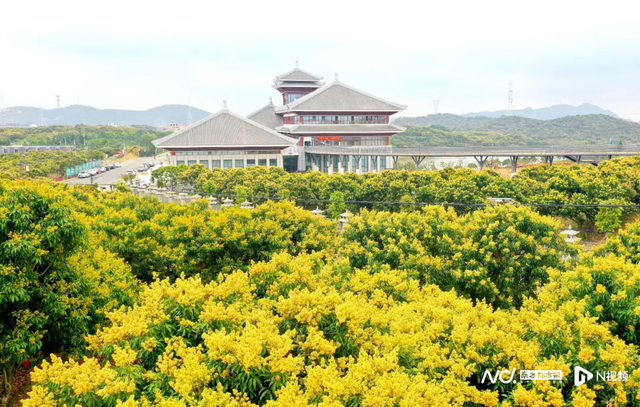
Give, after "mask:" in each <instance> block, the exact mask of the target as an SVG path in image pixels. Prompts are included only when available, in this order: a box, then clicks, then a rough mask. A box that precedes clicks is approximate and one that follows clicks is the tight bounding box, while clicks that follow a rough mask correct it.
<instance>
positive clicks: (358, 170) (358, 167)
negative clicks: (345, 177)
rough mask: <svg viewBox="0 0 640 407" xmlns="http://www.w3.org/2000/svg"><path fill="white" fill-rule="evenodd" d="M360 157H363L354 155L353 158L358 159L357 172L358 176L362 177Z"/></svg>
mask: <svg viewBox="0 0 640 407" xmlns="http://www.w3.org/2000/svg"><path fill="white" fill-rule="evenodd" d="M360 157H361V156H359V155H354V156H353V158H355V159H356V168H355V171H356V174H358V175H360Z"/></svg>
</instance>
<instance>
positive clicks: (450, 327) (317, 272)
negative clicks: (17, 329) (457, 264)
mask: <svg viewBox="0 0 640 407" xmlns="http://www.w3.org/2000/svg"><path fill="white" fill-rule="evenodd" d="M585 307H586V304H585V302H584V301H570V302H565V303H560V302H558V301H555V300H553V299H551V298H546V297H544V298H542V300H537V299H533V298H529V299H526V300H525V301H524V303H523V305H522V307H521V308H520V309H519V310H500V309H498V310H494V309H493V307H491V306H490V305H488V304H486V303H484V302H478V303H477V304H475V305H474V304H473V303H472V301H471V300H469V299H465V298H461V297H459V296H458V295H457V294H456V293H455V292H454V291H449V292H444V291H441V290H440V289H439V288H438V287H436V286H434V285H421V284H420V282H419V281H418V280H416V279H410V278H408V273H407V271H405V270H397V269H392V268H390V267H389V266H384V265H383V266H381V267H379V269H378V270H376V272H375V273H371V272H370V271H368V270H366V269H354V268H352V267H351V266H350V265H349V261H348V259H346V258H341V257H336V256H335V254H334V253H332V252H330V251H319V252H314V253H310V254H299V255H297V256H292V255H291V254H290V253H287V252H281V253H279V254H276V255H275V256H274V257H273V258H272V260H270V261H268V262H259V263H256V264H255V265H253V266H251V267H250V268H249V272H248V273H247V272H242V271H236V272H233V273H230V274H226V275H225V274H220V275H219V276H218V278H217V279H215V280H214V281H211V282H208V283H205V282H203V281H202V280H201V279H200V278H199V277H197V276H194V277H188V278H186V277H185V278H178V279H177V280H176V281H175V282H174V283H171V282H170V281H168V280H156V281H154V282H152V283H151V284H149V285H148V286H147V287H144V288H143V289H142V292H141V293H140V299H139V301H138V303H137V304H136V305H134V306H133V307H121V308H119V309H117V310H114V311H112V312H109V313H107V319H108V321H109V322H108V323H107V325H106V326H105V327H104V328H103V329H101V330H100V331H98V332H97V333H96V334H95V335H90V336H89V337H88V342H89V344H90V351H91V352H93V353H94V354H95V356H93V357H87V358H85V359H84V360H83V362H84V363H82V364H81V363H80V362H77V361H73V360H69V361H67V362H62V361H60V360H59V359H56V358H52V362H51V363H43V365H42V366H41V367H39V368H36V370H35V372H34V373H33V375H32V381H33V383H34V387H33V390H32V391H31V393H30V399H29V400H27V401H26V402H25V405H26V406H35V405H40V404H42V405H45V404H46V403H50V404H58V405H61V404H67V405H76V404H79V405H131V406H148V405H162V406H165V405H166V406H187V405H189V406H192V405H196V406H197V405H202V406H204V405H212V406H216V405H220V406H222V405H235V406H253V405H267V406H272V407H275V406H296V405H300V406H303V405H309V404H313V405H320V406H343V405H353V406H356V405H358V406H415V405H424V406H433V405H453V406H463V405H484V406H495V405H497V404H498V403H503V404H504V405H530V406H538V405H555V406H562V405H566V404H568V403H571V402H573V401H574V400H575V405H589V403H590V402H593V401H598V400H605V399H606V400H610V399H613V400H615V401H616V403H618V405H624V404H625V403H628V402H629V403H630V402H632V401H633V400H635V395H636V394H637V390H638V388H639V386H640V384H639V383H640V382H639V380H640V369H639V368H640V366H638V360H637V359H638V356H637V351H636V349H635V347H633V346H631V345H627V344H625V342H624V341H623V340H621V339H619V338H617V337H615V336H613V335H612V334H611V332H610V331H609V329H608V328H607V327H606V326H604V325H600V324H598V322H597V321H596V319H595V318H593V317H590V316H589V315H588V313H587V312H586V311H585ZM585 355H586V356H588V357H587V358H588V359H589V363H590V364H587V365H586V366H597V367H598V368H599V369H602V370H627V371H629V372H630V379H629V381H627V382H615V383H613V384H611V385H609V384H607V385H605V387H604V388H599V387H597V386H595V385H593V384H592V383H588V384H587V385H585V386H581V387H573V385H572V383H571V381H570V380H565V381H563V382H560V383H556V382H554V383H551V382H530V383H527V382H523V383H517V384H516V383H507V384H505V383H501V382H499V381H498V382H496V383H495V384H492V383H489V382H485V383H483V382H482V376H483V374H484V372H485V370H486V369H488V370H490V371H491V372H492V373H493V372H494V371H495V370H497V369H500V370H503V369H513V368H516V369H518V370H520V369H543V370H546V369H548V370H562V372H563V374H564V376H565V378H571V377H572V369H573V366H574V365H576V364H581V366H585V362H587V361H586V360H585V361H583V360H581V358H582V357H584V356H585ZM89 372H94V374H89ZM38 403H40V404H38Z"/></svg>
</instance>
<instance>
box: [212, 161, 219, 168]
mask: <svg viewBox="0 0 640 407" xmlns="http://www.w3.org/2000/svg"><path fill="white" fill-rule="evenodd" d="M211 168H220V160H213V161H211Z"/></svg>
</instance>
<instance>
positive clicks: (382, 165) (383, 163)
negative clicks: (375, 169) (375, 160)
mask: <svg viewBox="0 0 640 407" xmlns="http://www.w3.org/2000/svg"><path fill="white" fill-rule="evenodd" d="M386 169H387V157H385V156H382V157H380V171H382V170H386Z"/></svg>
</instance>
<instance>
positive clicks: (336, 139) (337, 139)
mask: <svg viewBox="0 0 640 407" xmlns="http://www.w3.org/2000/svg"><path fill="white" fill-rule="evenodd" d="M316 140H320V141H328V140H332V141H340V140H342V137H337V136H323V137H317V138H316Z"/></svg>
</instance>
